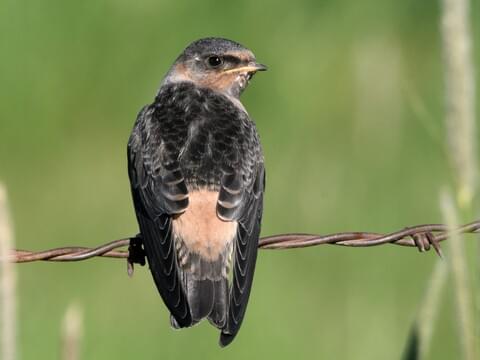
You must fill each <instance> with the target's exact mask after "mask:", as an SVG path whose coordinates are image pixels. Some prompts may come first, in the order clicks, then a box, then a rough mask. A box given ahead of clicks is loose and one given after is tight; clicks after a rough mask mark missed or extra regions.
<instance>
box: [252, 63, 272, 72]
mask: <svg viewBox="0 0 480 360" xmlns="http://www.w3.org/2000/svg"><path fill="white" fill-rule="evenodd" d="M251 66H252V67H254V68H255V71H267V70H268V67H267V65H263V64H260V63H257V62H254V63H253V64H252V65H251Z"/></svg>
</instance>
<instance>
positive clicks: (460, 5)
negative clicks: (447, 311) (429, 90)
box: [441, 0, 477, 209]
mask: <svg viewBox="0 0 480 360" xmlns="http://www.w3.org/2000/svg"><path fill="white" fill-rule="evenodd" d="M441 29H442V41H443V57H444V66H445V104H446V118H445V121H446V124H445V125H446V130H447V141H448V146H449V151H448V153H449V154H450V161H451V164H452V167H453V171H454V174H455V177H456V181H457V199H458V201H459V204H460V207H461V208H462V209H464V208H467V209H468V208H470V206H471V202H472V199H473V196H474V193H475V186H476V182H475V177H476V175H477V174H476V164H477V160H476V143H475V136H476V130H475V83H474V81H475V76H474V69H473V63H472V54H471V42H472V41H471V35H470V21H469V3H468V0H442V26H441Z"/></svg>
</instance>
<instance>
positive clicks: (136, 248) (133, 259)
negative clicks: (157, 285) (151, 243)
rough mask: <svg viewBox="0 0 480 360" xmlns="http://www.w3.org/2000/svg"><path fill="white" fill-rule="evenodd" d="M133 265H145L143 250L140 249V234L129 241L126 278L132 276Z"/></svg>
mask: <svg viewBox="0 0 480 360" xmlns="http://www.w3.org/2000/svg"><path fill="white" fill-rule="evenodd" d="M133 264H140V265H142V266H144V265H145V250H143V247H142V238H141V236H140V234H139V235H137V236H135V237H133V238H131V239H130V245H129V246H128V258H127V274H128V276H133V270H134V268H133Z"/></svg>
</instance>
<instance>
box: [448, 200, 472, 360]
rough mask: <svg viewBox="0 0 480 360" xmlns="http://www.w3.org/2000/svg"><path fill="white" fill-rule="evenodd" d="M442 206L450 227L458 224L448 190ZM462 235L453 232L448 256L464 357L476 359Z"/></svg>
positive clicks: (470, 359) (449, 242)
mask: <svg viewBox="0 0 480 360" xmlns="http://www.w3.org/2000/svg"><path fill="white" fill-rule="evenodd" d="M441 208H442V212H443V216H444V218H445V222H446V223H447V225H448V227H449V228H450V229H453V228H455V227H456V226H457V224H458V219H457V213H456V210H455V206H454V202H453V199H452V196H451V194H449V193H448V192H445V191H444V192H443V193H442V196H441ZM460 236H461V235H459V234H456V233H452V234H451V236H450V240H449V241H448V246H449V250H450V251H449V255H450V256H449V257H448V258H449V264H450V268H451V273H452V278H453V287H454V294H455V307H456V314H457V316H456V318H457V325H458V331H459V334H458V335H459V338H460V345H461V349H462V354H463V359H465V360H475V359H476V357H475V343H474V327H473V322H472V319H473V317H472V316H473V313H472V307H471V306H472V304H471V299H470V296H471V294H472V292H471V291H470V286H469V281H468V272H467V262H466V258H465V247H464V242H463V241H461V238H460Z"/></svg>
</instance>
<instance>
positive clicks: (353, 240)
mask: <svg viewBox="0 0 480 360" xmlns="http://www.w3.org/2000/svg"><path fill="white" fill-rule="evenodd" d="M478 232H480V220H477V221H474V222H471V223H469V224H466V225H463V226H460V227H458V228H457V229H454V230H452V231H449V230H448V228H447V226H446V225H443V224H425V225H416V226H411V227H407V228H405V229H402V230H399V231H396V232H392V233H389V234H380V233H373V232H343V233H336V234H328V235H316V234H302V233H298V234H280V235H271V236H266V237H263V238H261V239H260V242H259V244H258V247H259V248H260V249H295V248H304V247H310V246H317V245H324V244H331V245H341V246H351V247H369V246H379V245H384V244H394V245H401V246H411V247H417V248H418V250H420V251H421V252H423V251H428V250H429V249H430V248H431V247H433V248H434V249H435V251H436V252H437V254H438V255H439V256H442V252H441V249H440V245H439V243H440V242H441V241H443V240H446V239H447V238H448V237H449V235H451V234H452V233H462V234H465V233H478ZM139 240H141V237H140V236H139V235H137V236H134V237H131V238H124V239H119V240H115V241H111V242H109V243H107V244H104V245H100V246H98V247H95V248H89V247H82V246H69V247H61V248H55V249H50V250H43V251H38V252H35V251H27V250H13V252H12V254H10V260H11V261H12V262H16V263H25V262H32V261H82V260H87V259H90V258H93V257H107V258H117V259H130V260H131V259H132V257H131V254H132V253H131V252H129V250H118V249H120V248H124V247H130V250H132V248H133V247H134V244H135V243H136V244H137V245H136V246H138V243H139ZM129 255H130V256H129ZM137 255H138V254H137ZM133 262H135V263H137V262H138V263H142V261H141V260H138V257H135V258H134V259H133Z"/></svg>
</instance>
